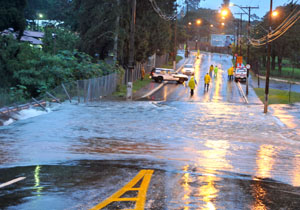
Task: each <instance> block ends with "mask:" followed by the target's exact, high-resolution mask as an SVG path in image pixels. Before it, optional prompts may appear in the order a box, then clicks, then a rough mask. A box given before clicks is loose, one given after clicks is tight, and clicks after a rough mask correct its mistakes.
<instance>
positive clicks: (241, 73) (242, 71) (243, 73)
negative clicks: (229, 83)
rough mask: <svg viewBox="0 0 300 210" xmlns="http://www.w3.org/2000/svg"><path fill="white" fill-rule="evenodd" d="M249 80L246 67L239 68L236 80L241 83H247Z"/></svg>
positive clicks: (235, 76)
mask: <svg viewBox="0 0 300 210" xmlns="http://www.w3.org/2000/svg"><path fill="white" fill-rule="evenodd" d="M246 79H247V69H246V67H238V68H236V69H235V71H234V80H235V81H236V82H237V81H241V82H246Z"/></svg>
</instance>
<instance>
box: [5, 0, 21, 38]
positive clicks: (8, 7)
mask: <svg viewBox="0 0 300 210" xmlns="http://www.w3.org/2000/svg"><path fill="white" fill-rule="evenodd" d="M25 6H26V0H14V1H11V0H1V1H0V31H3V30H5V29H8V28H13V29H14V30H15V31H18V32H19V36H18V38H19V39H20V38H21V37H22V35H23V32H24V30H25V26H26V20H25V17H24V9H25Z"/></svg>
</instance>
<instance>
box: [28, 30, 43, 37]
mask: <svg viewBox="0 0 300 210" xmlns="http://www.w3.org/2000/svg"><path fill="white" fill-rule="evenodd" d="M23 35H24V36H29V37H35V38H43V37H44V35H45V33H44V32H39V31H28V30H25V31H24V33H23Z"/></svg>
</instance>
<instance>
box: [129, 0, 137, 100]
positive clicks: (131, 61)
mask: <svg viewBox="0 0 300 210" xmlns="http://www.w3.org/2000/svg"><path fill="white" fill-rule="evenodd" d="M135 17H136V0H131V24H130V41H129V65H128V71H129V78H128V82H127V100H132V86H133V70H134V33H135Z"/></svg>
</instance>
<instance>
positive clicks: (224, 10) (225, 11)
mask: <svg viewBox="0 0 300 210" xmlns="http://www.w3.org/2000/svg"><path fill="white" fill-rule="evenodd" d="M228 13H229V12H228V9H222V10H221V15H222V16H223V17H225V16H227V15H228Z"/></svg>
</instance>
